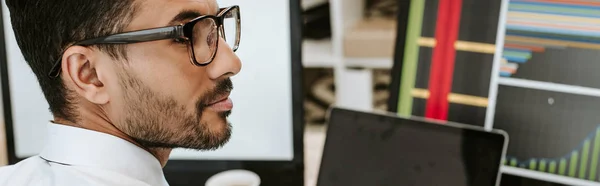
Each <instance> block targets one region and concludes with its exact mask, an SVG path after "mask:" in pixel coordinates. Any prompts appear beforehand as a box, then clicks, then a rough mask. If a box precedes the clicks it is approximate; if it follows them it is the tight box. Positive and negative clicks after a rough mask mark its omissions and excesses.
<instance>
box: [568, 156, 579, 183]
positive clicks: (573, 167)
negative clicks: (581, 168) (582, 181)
mask: <svg viewBox="0 0 600 186" xmlns="http://www.w3.org/2000/svg"><path fill="white" fill-rule="evenodd" d="M577 160H579V152H577V151H575V152H573V153H571V160H570V161H569V176H570V177H575V172H576V171H577Z"/></svg>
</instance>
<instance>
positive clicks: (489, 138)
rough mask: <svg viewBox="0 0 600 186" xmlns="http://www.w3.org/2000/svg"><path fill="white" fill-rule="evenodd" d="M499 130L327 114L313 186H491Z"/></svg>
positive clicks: (501, 145)
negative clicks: (321, 149)
mask: <svg viewBox="0 0 600 186" xmlns="http://www.w3.org/2000/svg"><path fill="white" fill-rule="evenodd" d="M507 144H508V136H507V135H506V133H504V132H503V131H500V130H492V131H485V130H484V129H483V128H482V127H475V126H471V125H465V124H459V123H452V122H441V121H433V120H425V119H423V118H417V117H410V118H408V117H398V116H396V115H395V114H393V113H370V112H361V111H356V110H348V109H343V108H335V107H334V108H332V109H331V110H330V112H329V115H328V128H327V137H326V141H325V146H324V149H323V157H322V160H321V166H320V169H319V174H318V175H319V176H318V182H317V186H363V185H381V186H384V185H390V186H391V185H407V186H408V185H452V186H474V185H477V186H495V185H498V183H499V180H500V166H501V164H502V160H503V156H504V154H505V151H506V148H507Z"/></svg>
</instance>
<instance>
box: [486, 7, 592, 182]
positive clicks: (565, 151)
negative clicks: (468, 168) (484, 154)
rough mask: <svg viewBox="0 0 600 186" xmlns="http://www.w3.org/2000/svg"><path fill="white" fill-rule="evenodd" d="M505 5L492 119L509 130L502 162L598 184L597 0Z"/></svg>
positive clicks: (500, 127) (499, 126)
mask: <svg viewBox="0 0 600 186" xmlns="http://www.w3.org/2000/svg"><path fill="white" fill-rule="evenodd" d="M508 8H509V9H508V13H507V17H506V36H505V45H504V46H503V49H504V50H503V53H502V57H503V60H502V63H501V70H500V74H499V76H500V77H501V78H500V80H501V82H500V86H499V87H498V96H497V100H496V101H497V103H496V104H497V105H496V109H495V116H494V122H493V127H494V128H498V129H503V130H505V131H506V132H507V133H508V134H509V135H510V145H509V147H508V152H507V156H506V159H505V162H504V165H506V166H512V167H518V168H522V169H527V170H533V171H539V172H544V173H549V174H555V175H561V176H567V177H571V178H577V179H581V180H588V181H595V182H600V164H599V163H600V162H599V161H600V95H599V94H597V93H598V92H600V73H598V70H599V69H600V1H589V0H552V1H550V0H511V1H510V2H509V7H508ZM514 82H520V83H521V84H519V83H514ZM549 83H551V84H549ZM539 85H543V86H539ZM534 87H538V88H534ZM582 90H584V91H582ZM521 185H524V184H521ZM528 185H538V184H528Z"/></svg>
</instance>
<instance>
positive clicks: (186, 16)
mask: <svg viewBox="0 0 600 186" xmlns="http://www.w3.org/2000/svg"><path fill="white" fill-rule="evenodd" d="M216 5H217V6H216V7H215V10H213V11H214V13H213V12H210V13H212V14H217V13H219V12H220V11H221V8H219V5H218V3H216ZM210 13H209V14H210ZM202 15H204V14H201V13H200V12H198V11H196V10H183V11H181V12H179V14H177V15H176V16H175V17H173V19H172V20H171V21H170V22H169V25H177V24H180V23H181V22H184V21H187V20H190V19H194V18H197V17H200V16H202Z"/></svg>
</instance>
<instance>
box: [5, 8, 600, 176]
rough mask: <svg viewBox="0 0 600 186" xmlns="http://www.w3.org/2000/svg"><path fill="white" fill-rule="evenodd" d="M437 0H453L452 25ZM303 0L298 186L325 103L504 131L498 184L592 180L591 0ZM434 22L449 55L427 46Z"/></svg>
mask: <svg viewBox="0 0 600 186" xmlns="http://www.w3.org/2000/svg"><path fill="white" fill-rule="evenodd" d="M444 1H450V2H454V3H456V2H460V4H461V6H460V13H459V14H460V16H459V17H457V18H455V19H457V20H458V22H456V23H457V24H455V25H454V28H453V27H452V26H450V25H452V24H451V23H448V24H441V23H444V22H452V21H457V20H445V21H438V19H441V18H442V17H444V16H442V15H439V12H438V8H439V7H440V6H452V4H448V3H447V2H444ZM442 2H444V3H442ZM301 3H302V12H303V15H302V16H303V20H304V23H303V26H304V28H303V32H302V33H303V43H302V64H303V66H304V77H303V78H304V79H303V82H304V84H303V90H304V98H305V99H304V112H305V116H304V119H305V121H306V127H305V129H306V131H305V136H304V141H305V144H304V145H305V152H304V153H305V157H304V158H305V162H304V163H305V165H306V167H305V168H306V173H305V175H306V185H315V181H316V178H317V173H318V172H317V171H318V166H319V161H320V156H321V152H322V147H323V142H324V139H325V132H326V131H325V129H326V124H325V123H326V119H325V117H326V111H327V109H328V108H329V106H331V105H338V106H343V107H349V108H355V109H361V110H376V111H389V112H395V113H398V114H400V115H415V116H424V117H430V118H435V119H442V120H448V121H454V122H460V123H465V124H470V125H477V126H481V127H486V128H498V129H503V130H505V131H507V132H508V133H509V135H510V144H509V148H508V152H507V157H506V161H505V163H504V167H503V169H502V171H503V173H504V174H503V176H502V185H510V186H515V185H517V186H518V185H533V186H537V185H544V186H555V185H600V171H599V170H598V169H599V168H600V161H599V160H600V128H599V127H600V114H599V113H600V73H598V71H599V70H600V52H599V51H600V1H598V0H510V1H509V0H506V1H502V0H462V1H452V0H302V1H301ZM402 5H405V6H402ZM398 7H400V8H398ZM438 27H448V28H447V29H445V30H443V31H447V32H455V34H456V36H457V38H456V40H455V41H454V42H453V43H451V44H452V45H453V46H454V48H451V50H452V52H453V53H454V57H447V56H446V57H447V58H444V56H441V57H440V56H439V55H440V54H438V53H436V52H435V51H436V49H439V50H441V49H440V48H442V49H448V47H447V42H446V43H444V42H441V43H440V42H438V41H437V39H436V38H438V37H441V36H439V35H440V34H438V33H440V31H438V30H437V29H438ZM444 64H445V65H447V64H452V65H450V67H452V68H449V67H448V66H443V65H444ZM440 65H442V66H440ZM440 74H442V75H440ZM444 87H445V88H444ZM448 88H449V89H448ZM445 90H449V91H445ZM440 96H443V97H444V98H447V99H442V100H440V99H433V98H439V97H440ZM436 104H446V105H448V107H446V108H437V107H436V108H434V106H435V105H436ZM0 135H4V133H0ZM3 138H4V136H0V139H3ZM0 149H1V150H4V149H3V148H0ZM0 154H5V153H0ZM0 164H6V160H5V157H0Z"/></svg>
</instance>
